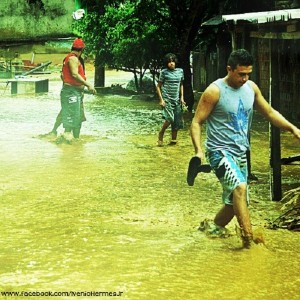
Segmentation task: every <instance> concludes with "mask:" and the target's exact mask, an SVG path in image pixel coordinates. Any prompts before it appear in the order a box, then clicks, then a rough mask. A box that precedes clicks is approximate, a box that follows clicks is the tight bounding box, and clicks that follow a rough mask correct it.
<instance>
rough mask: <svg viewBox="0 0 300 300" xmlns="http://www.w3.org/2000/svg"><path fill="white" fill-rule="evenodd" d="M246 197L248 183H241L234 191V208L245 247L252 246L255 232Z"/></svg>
mask: <svg viewBox="0 0 300 300" xmlns="http://www.w3.org/2000/svg"><path fill="white" fill-rule="evenodd" d="M246 199H247V186H246V184H241V185H239V186H238V187H237V188H236V189H235V190H234V191H233V210H234V214H235V216H236V218H237V221H238V223H239V225H240V227H241V229H242V239H243V243H244V247H245V248H250V246H251V242H252V240H253V233H252V226H251V221H250V214H249V209H248V206H247V201H246Z"/></svg>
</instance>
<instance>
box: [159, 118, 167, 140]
mask: <svg viewBox="0 0 300 300" xmlns="http://www.w3.org/2000/svg"><path fill="white" fill-rule="evenodd" d="M169 126H170V122H168V121H165V123H164V124H163V126H162V128H161V130H160V132H159V134H158V141H159V142H161V143H162V142H163V140H164V134H165V131H166V129H167V128H168V127H169Z"/></svg>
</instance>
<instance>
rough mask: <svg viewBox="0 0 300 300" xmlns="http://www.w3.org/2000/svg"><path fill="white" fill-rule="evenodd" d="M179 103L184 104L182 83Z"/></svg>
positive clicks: (181, 83)
mask: <svg viewBox="0 0 300 300" xmlns="http://www.w3.org/2000/svg"><path fill="white" fill-rule="evenodd" d="M180 103H181V104H185V101H184V94H183V82H182V81H181V82H180Z"/></svg>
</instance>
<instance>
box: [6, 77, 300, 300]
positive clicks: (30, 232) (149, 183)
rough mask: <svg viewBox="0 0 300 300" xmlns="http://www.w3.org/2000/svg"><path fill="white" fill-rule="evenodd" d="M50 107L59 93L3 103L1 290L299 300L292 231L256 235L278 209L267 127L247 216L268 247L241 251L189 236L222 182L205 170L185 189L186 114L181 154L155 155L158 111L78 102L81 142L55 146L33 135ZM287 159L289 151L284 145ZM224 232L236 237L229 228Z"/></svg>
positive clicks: (147, 105)
mask: <svg viewBox="0 0 300 300" xmlns="http://www.w3.org/2000/svg"><path fill="white" fill-rule="evenodd" d="M51 84H54V83H51ZM58 99H59V88H58V87H54V88H52V89H51V92H49V94H47V95H39V96H27V95H26V96H16V97H11V96H10V95H7V94H6V95H4V96H3V97H2V98H1V99H0V104H1V110H0V123H1V124H0V125H1V128H2V129H1V140H0V143H1V152H0V163H1V181H0V184H1V185H0V195H1V212H2V217H1V221H0V223H1V245H2V247H1V252H0V265H1V271H0V286H1V291H27V292H29V291H53V292H55V291H56V292H63V291H83V292H84V291H117V292H119V291H121V292H123V294H122V299H123V298H124V299H130V300H131V299H180V300H181V299H247V300H248V299H251V300H252V299H259V300H260V299H270V300H273V299H298V298H299V294H300V288H299V259H300V257H299V251H298V250H297V249H298V246H299V242H300V238H299V233H293V232H289V231H284V230H277V231H272V230H268V229H265V228H264V223H265V222H266V218H271V217H274V216H275V215H277V214H278V213H279V208H280V205H279V204H278V203H274V202H271V201H270V200H269V186H268V138H267V132H266V131H265V130H264V128H265V127H264V126H265V125H264V126H262V129H261V130H260V129H259V128H256V127H255V129H254V131H253V135H252V147H253V153H254V154H253V169H254V172H255V174H256V175H257V176H258V177H259V181H258V182H257V183H253V184H251V195H252V199H253V201H252V204H251V212H252V220H253V225H254V227H255V228H257V229H260V230H263V231H264V236H265V239H266V247H262V246H257V247H255V248H253V249H251V250H241V249H240V246H241V242H240V240H239V239H238V238H237V237H236V236H235V235H233V236H232V237H230V238H228V239H221V240H213V239H208V238H207V237H205V236H204V235H203V234H202V233H201V232H199V231H197V227H198V225H199V222H200V220H201V219H203V218H206V217H208V218H212V217H213V216H214V213H215V212H216V210H217V209H218V208H219V207H220V205H221V203H220V186H219V185H218V183H217V181H216V179H215V177H214V175H213V174H203V175H201V177H199V178H197V179H196V183H195V186H193V187H189V186H188V185H187V184H186V170H187V164H188V161H189V159H190V157H191V156H192V155H193V150H192V146H191V141H190V137H189V132H188V126H189V123H190V120H191V116H190V115H186V116H185V119H186V126H185V129H183V130H182V131H180V133H179V145H178V146H175V147H168V146H165V147H156V140H157V132H158V130H159V128H160V126H161V116H160V111H159V109H158V106H157V104H156V103H154V102H143V101H139V100H131V99H130V98H129V97H122V96H100V95H99V96H92V95H86V97H85V110H86V115H87V121H86V122H85V123H84V124H83V127H82V136H81V139H80V140H79V141H77V142H75V143H73V144H72V145H66V144H61V145H57V144H56V143H54V142H51V141H49V140H47V139H45V138H40V137H39V135H40V134H43V133H46V132H48V131H49V130H50V129H51V127H52V125H53V122H54V120H55V117H56V114H57V113H58V111H59V100H58ZM257 122H262V121H261V120H258V121H257ZM262 124H265V123H262ZM258 127H260V126H258ZM60 131H62V129H60ZM284 138H285V136H284ZM284 151H285V152H286V153H293V151H297V149H296V148H295V145H294V144H292V143H289V142H287V146H286V149H284ZM255 153H259V155H256V154H255ZM293 168H294V170H293V171H289V172H290V173H289V175H288V176H287V177H286V179H285V180H286V181H289V184H297V183H298V178H299V177H298V175H297V176H296V174H299V173H297V172H299V166H295V167H293ZM284 175H286V173H284ZM229 229H230V230H231V231H232V232H233V233H234V224H231V225H230V226H229ZM0 298H1V296H0ZM19 298H20V297H18V299H19ZM58 298H60V299H72V297H64V296H61V297H58ZM73 298H74V299H75V297H73ZM90 298H93V297H87V296H86V297H83V298H82V299H90ZM95 298H96V297H95ZM10 299H13V297H10Z"/></svg>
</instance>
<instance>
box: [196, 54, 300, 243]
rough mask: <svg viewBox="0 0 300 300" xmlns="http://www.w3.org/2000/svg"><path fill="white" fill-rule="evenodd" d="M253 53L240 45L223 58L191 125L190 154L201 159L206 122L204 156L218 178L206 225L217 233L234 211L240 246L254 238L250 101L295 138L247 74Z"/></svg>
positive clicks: (298, 133) (294, 129) (294, 130)
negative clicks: (217, 196)
mask: <svg viewBox="0 0 300 300" xmlns="http://www.w3.org/2000/svg"><path fill="white" fill-rule="evenodd" d="M252 66H253V57H252V56H251V55H250V54H249V53H248V52H247V51H246V50H244V49H239V50H236V51H233V52H232V53H231V54H230V56H229V59H228V62H227V76H226V77H224V78H220V79H218V80H216V81H214V82H213V83H212V84H210V85H209V86H208V87H207V88H206V90H205V91H204V93H203V94H202V96H201V98H200V100H199V103H198V106H197V110H196V112H195V116H194V118H193V121H192V124H191V138H192V142H193V145H194V148H195V155H196V156H197V157H199V158H200V159H201V160H203V158H204V151H203V149H202V147H201V145H202V141H201V129H202V125H203V123H204V122H206V125H207V127H206V130H207V140H206V151H205V155H206V158H207V160H208V162H209V164H210V165H211V168H212V169H213V171H214V172H215V174H216V176H217V178H218V179H219V181H220V183H221V185H222V188H223V193H222V200H223V204H224V205H223V207H222V208H221V209H220V211H219V212H218V213H217V214H216V216H215V218H214V221H213V223H212V224H202V225H204V226H206V225H207V226H209V230H210V232H211V233H213V234H217V233H218V232H222V230H224V228H225V226H226V225H227V224H228V223H229V222H230V221H231V220H232V219H233V217H234V216H235V217H236V218H237V221H238V224H239V226H240V228H241V232H242V241H243V246H244V247H245V248H250V247H251V244H252V243H253V233H252V225H251V221H250V214H249V210H248V205H249V195H248V186H247V158H246V152H247V150H248V149H249V139H248V131H249V126H250V123H249V122H250V119H251V115H252V111H253V106H254V107H255V108H256V110H257V111H258V112H260V113H261V114H262V115H263V116H264V117H265V118H266V119H267V120H268V121H269V122H271V123H272V124H273V125H274V126H276V127H279V128H281V129H283V130H287V131H289V132H291V133H292V134H293V135H294V137H296V138H297V139H298V141H300V130H299V129H298V128H297V127H296V126H294V125H293V124H291V123H290V122H289V121H287V120H286V119H285V118H284V117H283V116H282V115H281V114H280V113H279V112H278V111H276V110H274V109H273V108H272V107H271V106H270V105H269V104H268V102H267V101H266V100H265V98H264V97H263V96H262V94H261V91H260V89H259V88H258V86H257V85H256V84H255V83H254V82H253V81H251V80H249V76H250V74H251V72H252Z"/></svg>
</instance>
